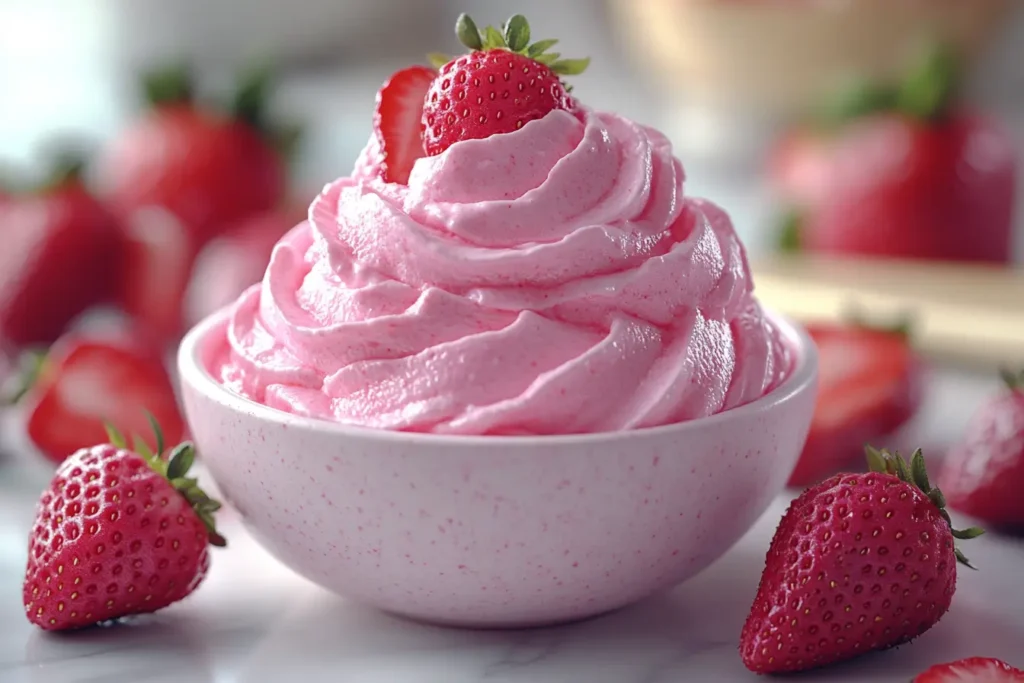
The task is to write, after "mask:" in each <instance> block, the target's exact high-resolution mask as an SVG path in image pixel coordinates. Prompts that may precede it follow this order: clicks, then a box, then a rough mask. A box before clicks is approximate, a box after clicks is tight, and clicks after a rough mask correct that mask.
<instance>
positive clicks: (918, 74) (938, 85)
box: [896, 45, 958, 121]
mask: <svg viewBox="0 0 1024 683" xmlns="http://www.w3.org/2000/svg"><path fill="white" fill-rule="evenodd" d="M957 76H958V74H957V65H956V59H955V57H954V55H953V53H952V52H951V51H950V50H949V49H948V48H947V47H945V46H943V45H931V46H929V47H928V49H927V50H925V51H924V52H923V53H922V55H921V56H920V57H919V58H918V63H917V64H915V65H914V67H913V68H912V69H911V70H910V72H909V73H908V74H907V76H906V78H905V79H904V80H903V83H902V84H901V85H900V87H899V90H898V91H897V93H896V108H897V109H899V110H900V111H902V112H904V113H905V114H907V115H909V116H912V117H915V118H918V119H921V120H924V121H932V120H935V119H937V118H940V117H941V116H942V115H943V114H944V113H945V110H946V107H947V105H948V104H949V102H950V100H951V99H952V95H953V93H954V90H955V89H956V81H957Z"/></svg>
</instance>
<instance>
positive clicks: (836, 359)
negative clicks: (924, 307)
mask: <svg viewBox="0 0 1024 683" xmlns="http://www.w3.org/2000/svg"><path fill="white" fill-rule="evenodd" d="M807 331H808V332H809V333H810V334H811V337H812V338H813V339H814V342H815V344H816V345H817V347H818V356H819V360H818V362H819V367H820V375H819V380H818V382H819V383H818V399H817V404H816V405H815V408H814V416H813V418H812V419H811V430H810V433H809V435H808V437H807V442H806V444H805V445H804V449H803V451H802V452H801V454H800V459H799V461H798V462H797V465H796V468H795V469H794V470H793V474H792V475H791V476H790V479H789V485H790V486H794V487H801V488H802V487H805V486H808V485H810V484H813V483H815V482H817V481H820V480H822V479H824V478H825V477H827V476H828V475H831V474H834V473H835V472H838V471H840V470H842V469H843V468H845V467H848V466H849V465H851V464H852V463H856V462H857V461H858V460H859V459H860V458H862V457H863V452H864V445H865V444H867V443H877V442H882V441H888V440H889V437H891V436H892V435H893V434H894V433H896V432H897V431H898V430H899V429H900V428H901V427H903V426H904V425H905V424H906V423H907V422H908V421H909V420H910V419H911V418H912V417H913V416H914V415H915V414H916V413H917V411H918V409H919V408H920V407H921V400H922V392H921V388H922V384H923V376H922V370H923V366H922V364H921V362H920V361H919V359H918V358H917V356H916V354H915V353H914V351H913V349H912V348H911V345H910V340H909V336H908V332H907V330H906V329H905V328H899V329H879V328H870V327H865V326H863V325H854V324H850V325H829V324H812V325H808V327H807Z"/></svg>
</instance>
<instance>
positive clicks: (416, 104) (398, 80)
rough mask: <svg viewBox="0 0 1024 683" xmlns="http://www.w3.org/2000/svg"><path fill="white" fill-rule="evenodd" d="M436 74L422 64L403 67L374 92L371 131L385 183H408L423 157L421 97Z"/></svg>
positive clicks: (424, 94)
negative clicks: (375, 93) (413, 170)
mask: <svg viewBox="0 0 1024 683" xmlns="http://www.w3.org/2000/svg"><path fill="white" fill-rule="evenodd" d="M436 74H437V72H436V71H434V70H433V69H429V68H427V67H425V66H412V67H409V68H407V69H402V70H401V71H399V72H397V73H395V74H394V75H393V76H391V78H390V79H388V81H387V82H386V83H385V84H384V85H383V86H381V89H380V90H379V91H378V92H377V105H376V108H375V110H374V113H373V131H374V136H375V137H376V139H377V140H376V142H377V145H378V147H379V150H380V156H381V159H380V170H381V173H382V174H383V177H384V180H385V181H386V182H389V183H401V184H403V185H404V184H406V183H408V182H409V174H410V173H411V172H412V167H413V164H415V163H416V160H417V159H419V158H420V157H422V156H423V142H422V137H421V124H420V119H421V118H422V115H423V98H424V97H425V96H426V94H427V90H428V89H429V88H430V84H431V83H432V82H433V80H434V76H435V75H436Z"/></svg>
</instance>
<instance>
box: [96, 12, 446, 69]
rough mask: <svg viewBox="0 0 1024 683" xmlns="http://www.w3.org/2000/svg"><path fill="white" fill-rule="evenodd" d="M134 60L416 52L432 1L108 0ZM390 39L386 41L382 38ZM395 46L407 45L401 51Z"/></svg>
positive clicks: (120, 36)
mask: <svg viewBox="0 0 1024 683" xmlns="http://www.w3.org/2000/svg"><path fill="white" fill-rule="evenodd" d="M103 2H104V4H106V5H108V8H107V9H108V11H109V13H110V15H111V16H113V17H115V19H116V23H117V25H118V30H117V33H118V36H117V38H118V43H117V44H118V46H119V47H120V48H121V49H122V50H123V51H124V52H123V56H124V58H125V59H126V61H129V62H131V63H139V62H142V63H146V64H148V63H151V62H154V61H162V60H166V59H178V58H180V57H181V56H182V55H189V56H190V57H191V58H192V59H194V60H196V61H201V62H214V63H224V62H227V63H230V64H232V65H234V64H235V63H236V62H237V60H240V59H253V58H267V59H273V60H290V59H303V58H307V57H321V56H325V55H327V56H334V55H339V54H346V55H347V54H354V53H360V54H374V53H375V54H380V53H381V51H383V50H384V49H392V50H393V49H414V48H415V47H416V46H417V45H419V42H417V36H420V41H423V40H424V34H426V36H425V39H426V42H429V38H430V37H431V36H432V32H431V31H429V30H428V31H424V26H425V25H429V23H430V21H431V17H432V16H433V12H431V9H432V3H429V2H422V1H417V2H407V1H406V0H340V1H339V0H302V1H301V2H298V3H293V2H288V1H287V0H213V1H210V0H175V1H174V2H167V1H166V0H103ZM385 35H386V36H389V40H387V41H382V40H381V37H382V36H385ZM396 46H402V47H401V48H396Z"/></svg>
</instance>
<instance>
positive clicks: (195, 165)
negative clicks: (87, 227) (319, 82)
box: [100, 70, 286, 338]
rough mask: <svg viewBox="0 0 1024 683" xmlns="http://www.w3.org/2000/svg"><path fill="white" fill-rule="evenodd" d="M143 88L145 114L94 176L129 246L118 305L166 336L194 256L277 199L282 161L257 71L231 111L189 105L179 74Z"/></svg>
mask: <svg viewBox="0 0 1024 683" xmlns="http://www.w3.org/2000/svg"><path fill="white" fill-rule="evenodd" d="M146 85H147V94H148V96H149V99H150V102H151V103H152V105H153V106H152V107H151V109H150V110H149V112H148V113H147V114H146V115H145V116H143V117H142V118H141V119H140V120H138V121H136V122H135V123H134V124H133V125H132V126H130V127H129V128H127V129H126V130H125V131H124V132H123V133H122V134H121V135H120V136H119V137H118V138H117V139H115V140H114V141H113V142H112V143H111V145H110V147H109V149H108V150H107V151H106V153H105V155H104V157H103V159H102V162H101V164H100V170H101V179H102V180H103V181H104V183H105V190H106V192H105V194H106V197H107V199H108V201H109V202H110V205H111V206H112V207H113V208H114V210H115V211H116V213H117V214H118V216H120V217H121V219H122V222H123V224H124V225H125V227H126V233H127V239H128V241H129V242H130V258H129V259H128V264H129V266H130V267H129V268H127V270H126V273H125V276H124V277H123V279H122V282H121V287H120V290H121V303H122V305H123V306H124V308H125V309H126V311H127V312H128V313H130V314H131V315H133V316H134V317H135V318H136V319H137V320H138V321H140V323H141V324H142V326H143V327H144V328H146V329H148V330H150V331H151V332H153V333H154V334H155V335H158V336H161V337H165V338H168V337H171V338H173V336H174V335H175V334H177V333H178V332H180V329H181V327H182V318H181V308H182V298H183V296H184V294H183V293H184V290H185V285H186V283H187V282H188V278H189V275H190V273H191V268H192V263H193V260H194V258H195V256H196V254H197V253H198V251H199V249H200V248H201V247H202V246H203V245H204V244H205V243H206V242H208V241H209V240H210V239H212V238H213V237H215V236H217V235H218V234H220V233H222V232H224V231H225V230H227V229H229V228H230V227H231V226H232V225H234V224H236V223H237V222H238V221H239V220H242V219H243V218H245V216H247V215H249V214H251V213H256V212H261V211H267V210H269V209H271V208H273V207H274V206H276V205H277V204H278V203H279V202H280V201H281V199H282V197H283V196H284V192H285V187H286V169H285V158H284V156H283V154H282V153H281V152H279V151H278V149H277V148H275V146H274V145H275V143H276V142H278V141H279V139H280V138H281V136H280V134H279V133H278V132H276V131H273V130H271V129H270V127H269V126H268V124H267V121H266V115H265V108H264V106H263V103H264V99H265V97H266V94H267V89H268V87H269V81H268V78H267V74H266V73H265V72H259V73H257V74H254V76H253V77H252V78H251V79H250V80H249V81H248V82H246V83H244V84H243V85H242V87H241V88H240V89H239V91H238V93H237V94H236V97H235V101H234V103H233V105H232V107H231V111H230V112H223V111H220V110H217V109H213V108H210V107H204V106H201V105H199V104H196V103H195V102H194V101H193V100H192V97H191V95H192V88H191V86H190V84H189V82H188V77H187V74H184V73H182V72H181V71H180V70H176V71H168V72H167V73H163V74H157V75H154V76H152V77H150V79H149V80H148V82H147V84H146Z"/></svg>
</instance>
